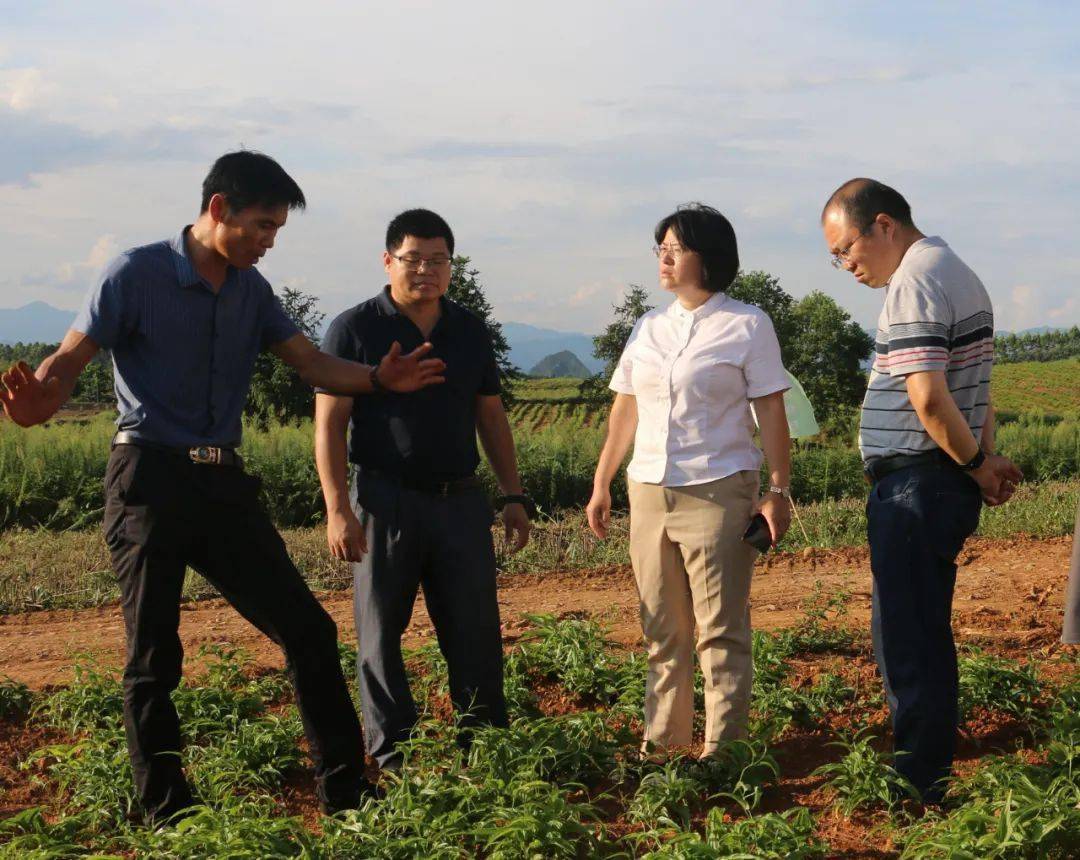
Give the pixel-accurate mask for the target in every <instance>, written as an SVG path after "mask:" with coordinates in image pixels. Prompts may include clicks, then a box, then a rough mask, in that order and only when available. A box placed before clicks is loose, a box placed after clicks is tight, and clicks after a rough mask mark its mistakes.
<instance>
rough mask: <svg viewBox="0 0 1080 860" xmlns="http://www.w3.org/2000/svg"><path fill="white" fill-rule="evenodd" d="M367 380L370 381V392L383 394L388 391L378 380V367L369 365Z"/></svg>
mask: <svg viewBox="0 0 1080 860" xmlns="http://www.w3.org/2000/svg"><path fill="white" fill-rule="evenodd" d="M368 379H370V380H371V390H372V391H378V392H379V393H380V394H385V393H386V392H387V391H389V390H390V389H389V388H387V387H386V386H385V385H383V384H382V381H381V380H380V379H379V365H377V364H373V365H371V370H369V371H368Z"/></svg>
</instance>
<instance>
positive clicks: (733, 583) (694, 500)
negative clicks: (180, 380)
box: [630, 472, 759, 755]
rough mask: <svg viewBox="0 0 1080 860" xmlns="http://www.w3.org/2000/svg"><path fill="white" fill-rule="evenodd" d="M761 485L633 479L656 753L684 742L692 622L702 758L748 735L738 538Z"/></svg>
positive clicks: (751, 480) (746, 579)
mask: <svg viewBox="0 0 1080 860" xmlns="http://www.w3.org/2000/svg"><path fill="white" fill-rule="evenodd" d="M758 486H759V485H758V475H757V473H756V472H736V473H735V474H734V475H729V476H728V477H726V478H721V479H720V480H718V481H710V482H708V483H706V484H695V485H693V486H688V487H662V486H660V485H658V484H640V483H637V482H636V481H630V560H631V562H632V563H633V566H634V577H635V579H636V580H637V588H638V596H639V598H640V604H641V629H642V632H643V633H644V634H645V641H646V643H647V645H648V649H649V672H648V679H647V682H646V686H645V740H646V741H651V742H652V743H653V744H654V745H656V746H658V747H668V746H689V744H690V742H691V738H692V735H693V727H694V653H693V652H694V646H695V638H694V626H695V623H696V626H697V640H696V645H697V652H698V659H699V660H700V661H701V671H702V674H703V675H704V678H705V749H704V754H705V755H708V754H709V753H710V752H713V751H715V750H716V747H717V746H718V745H719V743H720V742H721V741H727V740H732V739H735V738H745V737H746V735H747V721H748V718H749V712H750V684H751V681H752V678H753V660H752V655H751V636H750V579H751V576H752V574H753V566H754V559H755V558H756V557H757V550H755V549H754V548H753V547H751V546H749V545H748V544H746V543H744V542H743V540H742V535H743V532H745V531H746V527H747V525H748V524H749V522H750V517H751V516H752V515H753V508H754V504H755V502H756V501H757V497H758Z"/></svg>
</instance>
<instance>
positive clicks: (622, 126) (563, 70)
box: [0, 0, 1080, 332]
mask: <svg viewBox="0 0 1080 860" xmlns="http://www.w3.org/2000/svg"><path fill="white" fill-rule="evenodd" d="M541 6H542V8H541ZM0 21H3V25H2V26H0V211H3V212H4V213H5V218H4V226H3V229H2V230H0V307H16V306H19V305H22V304H25V303H27V302H29V301H33V300H35V299H41V300H44V301H47V302H49V303H51V304H53V305H56V306H58V307H66V308H74V307H76V306H77V305H78V303H79V301H80V299H81V296H82V294H83V292H84V291H85V290H86V289H87V287H88V286H89V285H90V284H91V283H92V282H93V279H94V277H95V274H96V272H97V270H98V269H99V268H100V267H101V266H102V265H103V264H104V263H105V262H106V261H107V260H108V259H109V257H110V256H111V255H112V254H114V253H116V252H117V251H119V250H122V249H123V248H126V247H130V246H132V245H137V244H142V243H145V242H150V241H153V240H156V239H158V238H162V237H164V236H167V235H171V234H173V233H175V232H176V231H177V230H178V229H179V228H180V227H181V226H182V225H183V224H185V223H188V222H190V221H191V220H192V219H193V218H194V216H195V215H196V214H197V212H196V210H197V208H198V191H199V184H200V183H201V181H202V178H203V176H204V175H205V173H206V170H207V168H208V167H209V164H210V163H211V162H212V161H213V159H214V158H215V157H216V156H217V155H219V154H220V153H221V152H224V151H227V150H230V149H235V148H237V147H239V146H245V147H250V148H256V149H259V150H262V151H264V152H267V153H269V154H271V155H274V156H275V157H276V158H278V159H279V160H280V161H281V162H282V164H283V165H284V166H285V168H286V169H287V170H289V172H290V173H292V174H293V176H294V177H296V179H297V180H298V181H299V182H300V184H301V185H302V186H303V188H304V190H305V192H306V194H307V197H308V201H309V209H308V211H307V212H306V213H296V214H294V215H293V216H292V217H291V218H290V221H289V224H288V225H287V226H286V228H285V229H284V231H283V232H282V234H281V235H280V237H279V241H278V244H277V247H276V248H275V249H274V250H273V252H272V253H271V254H270V255H268V257H267V258H266V260H265V261H264V263H263V264H262V270H263V271H264V273H265V274H266V275H267V277H269V278H270V280H271V282H272V283H274V284H275V285H277V286H278V287H283V286H294V287H298V288H300V289H303V290H304V291H306V292H309V293H313V294H315V295H317V296H319V298H320V302H321V307H322V309H323V310H325V311H326V312H327V313H328V314H330V315H333V314H334V313H336V312H338V311H340V310H342V309H344V308H346V307H348V306H350V305H352V304H354V303H356V302H357V301H360V300H362V299H364V298H367V297H368V296H370V295H372V294H373V293H374V292H375V291H376V290H377V289H378V288H379V286H380V285H381V283H382V282H383V273H382V269H381V265H380V262H379V254H380V251H381V240H382V236H383V232H384V230H385V224H386V222H387V221H388V220H389V218H390V217H392V216H393V215H394V214H395V213H396V212H398V211H400V210H401V209H404V208H407V207H410V206H417V205H423V206H429V207H431V208H434V209H436V210H437V211H439V212H441V213H442V214H443V215H445V216H446V217H447V219H448V220H449V221H450V223H451V224H452V226H453V227H454V230H455V233H456V234H457V237H458V249H459V251H460V252H461V253H465V254H467V255H469V256H470V257H471V258H472V260H473V263H474V265H475V266H476V267H477V268H478V269H479V270H480V272H481V280H482V283H483V284H484V285H485V288H486V290H487V292H488V296H489V299H490V300H491V302H492V304H493V305H494V307H495V312H496V315H497V316H498V317H499V318H500V319H502V320H506V321H509V320H513V321H519V322H530V323H533V324H536V325H542V326H548V327H552V328H561V329H566V330H576V331H590V332H591V331H596V330H599V328H600V327H602V326H603V325H604V324H605V323H606V321H607V320H608V319H609V318H610V314H611V305H612V303H613V302H616V301H618V299H619V297H620V296H621V294H622V292H623V290H624V289H625V287H626V285H627V284H629V283H640V284H643V285H645V286H647V287H649V288H651V289H652V290H653V294H654V298H655V299H656V300H657V301H664V300H665V299H664V298H663V297H662V296H661V295H660V294H659V292H658V291H657V290H656V287H655V285H656V275H655V260H654V258H653V257H652V254H651V253H650V251H649V248H650V246H651V244H652V235H651V233H652V227H653V225H654V224H655V222H656V221H657V220H658V219H659V218H660V217H662V216H663V215H665V214H667V212H669V211H670V210H671V209H673V208H674V206H675V205H676V204H678V203H680V202H684V201H687V200H702V201H705V202H708V203H710V204H712V205H714V206H716V207H718V208H719V209H721V210H722V211H723V212H725V213H726V214H727V215H728V216H729V218H730V219H731V220H732V222H733V224H734V225H735V228H736V232H737V233H738V236H739V242H740V251H741V256H742V260H743V265H744V267H745V268H747V269H764V270H766V271H769V272H771V273H773V274H775V275H776V276H778V277H779V278H780V279H781V283H782V284H783V286H784V287H785V289H787V290H788V291H789V292H791V293H792V294H794V295H796V296H801V295H804V294H806V293H807V292H809V291H810V290H814V289H820V290H824V291H825V292H826V293H828V294H829V295H831V296H833V297H834V298H836V299H837V300H838V301H840V302H841V303H842V304H843V305H844V306H845V307H847V308H848V309H849V310H850V312H851V313H852V314H853V316H854V317H855V318H856V319H858V320H859V321H860V322H862V323H864V324H871V323H872V322H873V320H874V319H875V318H876V315H877V311H878V308H879V306H880V301H881V294H880V293H874V292H872V291H870V290H868V289H866V288H865V287H861V286H860V285H858V284H856V283H855V282H854V280H852V279H851V278H850V276H848V275H846V274H841V273H837V272H835V271H833V270H832V269H831V268H830V267H829V266H828V262H827V255H826V253H825V248H824V243H823V241H822V239H821V236H820V230H819V226H818V215H819V213H820V209H821V206H822V204H823V202H824V200H825V198H826V197H827V196H828V195H829V193H830V192H831V191H832V190H833V188H835V187H836V186H837V185H838V184H840V182H842V181H844V180H845V179H848V178H850V177H852V176H857V175H868V176H873V177H876V178H879V179H882V180H883V181H886V182H888V183H889V184H892V185H894V186H895V187H897V188H898V189H900V190H901V191H902V192H903V193H904V194H905V195H906V196H907V197H908V199H909V201H910V202H911V204H912V208H913V211H914V214H915V219H916V223H917V224H918V225H919V226H920V227H921V228H922V229H923V230H924V232H927V233H934V234H939V235H941V236H943V237H944V238H945V239H946V240H947V241H949V242H950V244H952V246H953V247H954V248H955V249H956V250H957V251H958V252H959V253H960V255H961V256H962V257H963V258H964V259H965V260H966V261H967V262H968V263H969V264H970V265H971V266H972V267H973V268H974V269H975V270H976V272H978V273H979V275H980V276H981V277H982V279H983V281H984V283H985V284H986V286H987V288H988V289H989V291H990V293H991V295H992V297H993V299H994V304H995V312H996V316H997V327H998V328H1005V329H1021V328H1025V327H1029V326H1033V325H1042V324H1049V325H1073V324H1076V323H1078V322H1080V298H1078V295H1080V291H1078V289H1077V285H1078V282H1080V244H1078V243H1077V241H1076V228H1077V223H1078V220H1080V219H1078V217H1077V203H1076V201H1077V200H1078V199H1080V156H1078V155H1077V151H1078V147H1077V143H1076V141H1077V140H1078V139H1080V111H1078V107H1080V51H1078V48H1077V45H1078V41H1077V39H1076V33H1077V32H1080V4H1075V3H1065V2H1061V3H1032V2H1028V3H992V2H988V3H978V4H976V3H947V2H941V3H905V4H896V3H873V2H856V3H846V2H833V3H828V4H824V3H769V2H758V3H754V4H745V3H720V2H712V3H685V2H682V3H680V2H669V3H665V4H660V3H645V2H633V0H630V2H618V3H615V2H610V3H591V2H580V0H579V2H576V3H564V2H548V3H545V4H528V5H525V4H517V3H508V2H501V3H497V2H470V0H460V2H457V3H452V4H451V3H447V4H429V3H412V2H398V3H394V4H378V5H376V4H368V3H352V2H348V3H346V2H334V3H330V2H319V0H310V2H308V3H305V4H295V3H266V2H258V3H256V2H247V0H237V2H229V3H225V2H218V3H216V4H214V3H203V2H187V3H185V4H178V3H168V4H166V3H145V2H139V3H136V2H99V3H95V4H84V3H76V2H71V3H63V4H61V3H49V2H34V3H26V2H0Z"/></svg>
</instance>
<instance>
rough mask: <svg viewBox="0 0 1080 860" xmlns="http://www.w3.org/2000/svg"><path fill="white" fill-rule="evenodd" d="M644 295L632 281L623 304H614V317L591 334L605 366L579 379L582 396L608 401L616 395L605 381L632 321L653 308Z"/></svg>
mask: <svg viewBox="0 0 1080 860" xmlns="http://www.w3.org/2000/svg"><path fill="white" fill-rule="evenodd" d="M647 299H648V294H647V293H646V292H645V288H644V287H640V286H638V285H637V284H631V285H630V289H629V291H628V292H627V293H626V295H625V296H624V298H623V300H622V304H619V305H615V319H614V320H613V321H612V322H611V323H610V324H609V325H608V327H607V328H606V329H604V332H603V334H598V335H597V336H596V337H594V338H593V355H594V356H596V358H598V359H599V360H600V361H602V362H604V369H603V370H601V371H600V372H599V373H594V374H593V375H592V376H590V377H589V378H588V379H586V380H585V381H584V382H583V383H581V396H582V397H584V398H585V399H586V400H587V401H588V402H590V403H609V402H611V401H612V400H614V399H615V397H614V394H613V392H612V391H611V389H610V388H608V382H610V381H611V377H612V374H614V373H615V366H616V365H617V364H618V363H619V356H621V355H622V353H623V350H624V349H625V348H626V342H627V341H628V340H629V339H630V332H631V331H633V329H634V323H636V322H637V321H638V320H639V319H640V318H641V317H642V316H644V315H645V314H646V313H648V312H649V311H651V310H652V305H650V304H649V303H648V301H647Z"/></svg>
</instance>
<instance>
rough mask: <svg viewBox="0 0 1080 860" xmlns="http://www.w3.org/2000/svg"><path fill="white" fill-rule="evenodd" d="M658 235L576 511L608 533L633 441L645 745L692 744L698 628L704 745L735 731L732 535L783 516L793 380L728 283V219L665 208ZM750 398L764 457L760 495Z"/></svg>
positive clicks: (735, 541)
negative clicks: (661, 300)
mask: <svg viewBox="0 0 1080 860" xmlns="http://www.w3.org/2000/svg"><path fill="white" fill-rule="evenodd" d="M655 236H656V242H657V245H656V247H655V248H654V250H655V252H656V256H657V258H658V260H659V266H660V285H661V286H662V287H663V288H664V289H665V290H668V291H669V292H671V293H673V294H674V296H675V301H673V302H672V303H671V304H670V305H669V306H668V307H667V308H657V309H656V310H653V311H650V312H649V313H647V314H645V315H644V316H643V317H642V318H641V319H640V320H638V322H637V324H636V325H635V326H634V330H633V332H632V333H631V334H630V339H629V340H628V341H627V344H626V348H625V349H624V351H623V354H622V357H621V358H620V359H619V365H618V367H617V369H616V371H615V375H614V377H613V378H612V380H611V385H610V387H611V388H612V389H613V390H614V391H615V392H616V395H615V402H614V404H613V405H612V407H611V416H610V419H609V422H608V435H607V439H606V441H605V442H604V448H603V450H602V451H601V453H600V461H599V463H598V464H597V466H596V475H595V477H594V479H593V494H592V498H591V499H590V501H589V505H588V508H587V514H588V518H589V526H590V528H591V529H592V530H593V532H595V533H596V535H597V537H599V538H604V537H605V536H606V535H607V530H608V523H609V519H610V514H611V491H610V487H611V481H612V479H613V478H614V477H615V474H616V472H617V471H618V469H619V466H620V464H621V463H622V461H623V459H624V458H625V456H626V452H627V451H628V449H629V447H630V443H631V441H632V442H633V444H634V456H633V459H632V460H631V462H630V466H629V468H628V469H627V475H628V478H629V485H630V559H631V562H632V563H633V567H634V576H635V579H636V581H637V587H638V595H639V597H640V606H641V626H642V631H643V633H644V635H645V640H646V642H647V644H648V651H649V672H648V680H647V683H646V689H645V741H646V742H647V743H649V744H651V745H652V746H653V747H655V748H658V749H663V748H667V747H687V746H690V744H691V735H692V732H693V722H694V683H693V678H694V658H693V652H694V646H695V640H694V627H695V624H696V626H697V641H696V646H697V652H698V656H699V659H700V661H701V668H702V673H703V674H704V677H705V745H704V749H703V751H702V755H704V756H707V755H709V754H711V753H713V752H715V751H716V749H717V747H718V746H719V745H720V744H721V743H722V742H724V741H727V740H731V739H735V738H744V737H746V735H747V721H748V717H749V710H750V682H751V676H752V671H753V663H752V659H751V636H750V608H749V598H750V579H751V574H752V570H753V564H754V559H755V558H756V556H757V551H756V550H755V549H753V547H751V546H750V545H749V544H747V543H745V542H744V541H743V540H742V537H743V534H744V533H745V531H746V529H747V526H748V525H749V523H750V520H751V518H752V517H753V515H754V513H755V512H757V511H760V512H761V514H762V515H763V516H764V517H765V519H766V521H767V522H768V525H769V530H770V532H771V535H772V540H773V543H774V544H775V543H776V541H778V540H780V538H781V537H783V535H784V533H785V532H786V531H787V528H788V525H789V523H790V520H791V511H790V501H789V499H790V495H789V492H788V483H789V479H790V472H791V458H790V445H791V442H790V439H789V436H788V427H787V420H786V417H785V414H784V399H783V397H784V391H785V390H786V389H787V388H788V387H789V383H788V379H787V375H786V374H785V372H784V368H783V366H782V364H781V362H780V346H779V344H778V342H777V340H776V334H775V332H774V331H773V326H772V322H771V321H770V320H769V318H768V316H767V315H766V314H765V313H764V312H762V311H761V310H759V309H758V308H756V307H754V306H753V305H748V304H744V303H743V302H739V301H736V300H735V299H732V298H729V297H728V296H726V295H725V294H724V291H725V290H726V289H727V287H728V286H730V284H731V282H732V281H733V280H734V278H735V275H736V273H737V272H738V269H739V253H738V247H737V244H736V241H735V231H734V230H733V229H732V227H731V224H730V223H729V222H728V220H727V219H726V218H725V217H724V216H723V215H721V214H720V213H719V212H717V211H716V210H715V209H712V208H710V207H708V206H703V205H701V204H691V205H688V206H683V207H680V208H679V209H678V210H677V211H676V212H674V213H672V214H671V215H669V216H668V217H666V218H664V219H663V220H662V221H661V222H660V223H659V224H658V225H657V227H656V233H655ZM751 404H752V405H753V408H754V413H755V414H756V415H757V420H758V424H759V426H760V431H761V445H762V448H764V451H765V457H766V459H767V461H768V466H769V490H768V491H767V492H766V493H765V494H764V496H763V497H762V498H759V489H760V478H759V475H760V468H761V464H762V454H761V451H759V450H758V448H757V447H756V446H755V445H754V440H753V433H754V420H753V416H752V415H751V411H750V407H751Z"/></svg>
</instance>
